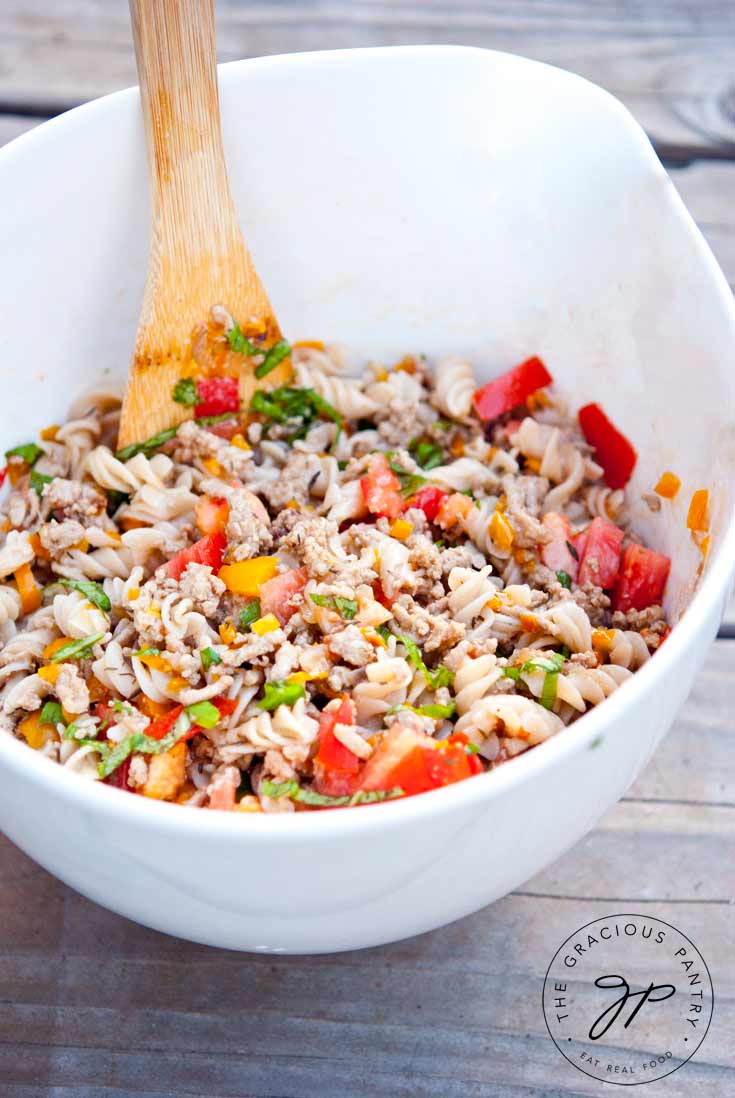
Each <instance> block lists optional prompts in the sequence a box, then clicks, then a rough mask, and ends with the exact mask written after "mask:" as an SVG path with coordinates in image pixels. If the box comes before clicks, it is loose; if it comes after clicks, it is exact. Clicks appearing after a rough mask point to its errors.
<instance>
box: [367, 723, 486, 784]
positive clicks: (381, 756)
mask: <svg viewBox="0 0 735 1098" xmlns="http://www.w3.org/2000/svg"><path fill="white" fill-rule="evenodd" d="M471 758H472V756H470V755H468V754H467V752H466V750H465V747H464V745H463V744H462V743H448V744H447V745H446V746H443V747H442V746H440V745H439V744H437V742H436V741H435V740H432V739H431V738H430V737H429V736H424V735H423V734H422V733H420V732H414V731H413V730H412V729H410V728H403V727H401V726H400V725H394V727H393V728H391V729H390V730H389V731H388V732H386V734H385V736H384V737H383V739H382V740H381V741H380V743H379V744H378V746H377V747H376V749H375V751H374V752H373V754H372V755H371V756H370V758H369V759H368V761H367V762H366V763H365V767H364V769H363V772H362V777H361V779H360V784H359V788H360V789H367V790H370V789H394V788H396V787H400V788H401V789H402V790H403V792H404V793H405V794H406V795H407V796H412V795H413V794H415V793H425V792H427V791H428V790H429V789H438V788H439V787H440V786H443V785H450V784H451V783H452V782H458V781H463V780H464V779H465V778H469V777H471V776H472V774H473V773H476V772H477V771H476V770H475V767H474V766H473V764H472V763H471V762H470V760H471ZM477 762H479V760H477V761H475V765H476V764H477ZM480 766H481V764H480Z"/></svg>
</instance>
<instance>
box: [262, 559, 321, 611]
mask: <svg viewBox="0 0 735 1098" xmlns="http://www.w3.org/2000/svg"><path fill="white" fill-rule="evenodd" d="M308 578H309V576H308V573H307V571H306V569H305V568H292V569H291V570H290V571H289V572H281V574H280V575H278V576H274V577H273V579H269V580H266V581H265V583H262V584H261V585H260V593H259V598H260V614H261V617H265V616H266V614H275V615H276V617H277V618H278V620H279V621H280V623H281V625H285V624H286V622H287V621H288V619H289V618H290V617H291V615H292V614H295V613H296V607H295V606H293V605H291V603H290V601H289V600H290V599H292V598H293V596H294V595H296V594H298V592H299V591H301V590H302V588H303V587H304V585H305V583H306V581H307V579H308Z"/></svg>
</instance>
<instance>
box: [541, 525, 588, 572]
mask: <svg viewBox="0 0 735 1098" xmlns="http://www.w3.org/2000/svg"><path fill="white" fill-rule="evenodd" d="M541 522H542V523H543V526H544V528H545V529H546V530H548V532H549V533H550V534H551V541H547V542H546V543H545V544H544V545H542V546H541V561H542V563H543V564H545V565H546V567H547V568H551V570H552V572H566V573H567V575H568V576H569V578H570V579H571V580H572V582H574V583H576V580H577V574H578V571H579V563H578V560H577V558H576V557H575V556H574V553H573V552H572V550H571V549H570V548H569V546H570V545H571V546H573V548H574V549H575V551H576V552H577V554H579V550H577V547H576V545H574V542H573V541H572V531H571V527H570V525H569V519H568V518H567V517H566V515H560V514H558V513H557V512H556V511H549V512H547V514H545V515H544V517H543V518H542V519H541Z"/></svg>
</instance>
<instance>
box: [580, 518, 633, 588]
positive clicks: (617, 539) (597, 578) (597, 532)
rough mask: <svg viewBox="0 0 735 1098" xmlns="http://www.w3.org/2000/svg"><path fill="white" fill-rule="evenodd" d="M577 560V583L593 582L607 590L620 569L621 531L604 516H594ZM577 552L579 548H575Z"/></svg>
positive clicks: (613, 582)
mask: <svg viewBox="0 0 735 1098" xmlns="http://www.w3.org/2000/svg"><path fill="white" fill-rule="evenodd" d="M586 534H587V536H586V538H585V545H584V550H583V552H582V553H581V554H580V560H579V580H578V582H579V583H594V584H596V585H597V586H598V587H604V588H605V590H609V589H610V588H611V587H612V586H613V585H614V584H615V580H616V579H617V577H618V572H619V571H620V556H621V553H622V546H623V531H622V530H621V529H620V527H618V526H615V525H614V523H612V522H608V520H607V519H605V518H600V517H599V516H598V517H597V518H594V519H593V520H592V522H591V523H590V525H589V528H588V529H587V531H586ZM577 552H579V550H577Z"/></svg>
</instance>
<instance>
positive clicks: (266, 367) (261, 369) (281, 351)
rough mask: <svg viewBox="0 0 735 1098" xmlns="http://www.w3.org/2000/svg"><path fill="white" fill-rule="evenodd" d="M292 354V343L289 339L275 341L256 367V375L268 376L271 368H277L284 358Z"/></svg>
mask: <svg viewBox="0 0 735 1098" xmlns="http://www.w3.org/2000/svg"><path fill="white" fill-rule="evenodd" d="M290 354H291V344H290V343H289V342H288V340H287V339H281V340H279V342H278V343H274V345H273V346H272V347H270V348H269V349H268V351H267V352H266V355H265V358H264V359H263V361H262V362H261V363H260V365H259V366H256V367H255V376H256V377H258V378H260V377H267V376H268V374H269V373H270V372H271V370H275V368H276V366H278V364H279V363H280V362H283V360H284V358H288V356H289V355H290Z"/></svg>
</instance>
